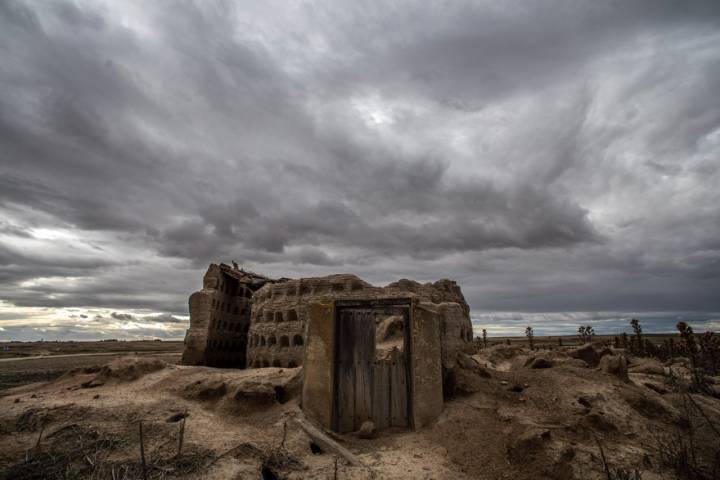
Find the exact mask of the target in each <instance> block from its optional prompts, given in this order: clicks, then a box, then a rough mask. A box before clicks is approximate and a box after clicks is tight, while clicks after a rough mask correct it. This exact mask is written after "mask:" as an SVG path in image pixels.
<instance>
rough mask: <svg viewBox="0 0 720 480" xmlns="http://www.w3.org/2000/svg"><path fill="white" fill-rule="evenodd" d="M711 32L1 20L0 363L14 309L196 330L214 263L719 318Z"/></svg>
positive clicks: (716, 105)
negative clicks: (171, 321) (448, 284)
mask: <svg viewBox="0 0 720 480" xmlns="http://www.w3.org/2000/svg"><path fill="white" fill-rule="evenodd" d="M718 26H720V5H718V3H717V2H714V1H707V2H700V1H688V2H673V1H663V0H660V1H638V2H590V1H587V2H578V1H562V0H547V1H541V2H519V3H518V2H515V3H512V4H507V3H506V2H500V3H498V2H470V3H464V2H453V3H452V4H447V3H446V2H437V3H436V2H414V3H411V2H407V3H405V2H400V3H393V4H392V5H390V4H387V3H386V2H376V3H369V2H323V3H307V2H258V3H257V4H252V3H243V4H238V3H237V2H212V3H205V2H191V1H172V2H170V1H166V2H165V1H161V2H152V3H150V4H148V3H147V2H140V1H127V2H110V1H100V0H97V1H75V2H73V1H65V0H58V1H54V2H45V3H37V2H25V1H17V0H10V1H8V2H0V300H2V301H3V302H4V304H3V305H6V307H5V310H3V311H4V312H5V313H3V316H4V317H3V318H4V319H0V325H2V326H3V327H4V328H5V331H0V339H2V338H10V336H11V335H10V334H8V328H11V327H12V328H32V327H29V325H30V324H29V323H27V322H25V323H23V322H24V317H23V314H22V312H23V311H24V310H23V309H24V308H31V309H32V308H35V309H45V310H44V311H45V312H46V314H44V315H45V316H44V317H43V318H44V320H43V321H42V322H43V323H42V324H43V325H55V326H57V328H63V327H64V326H65V325H72V324H73V323H72V319H71V318H64V319H63V318H57V317H56V316H54V313H53V312H58V311H65V310H63V309H68V308H77V309H86V310H88V309H104V310H103V311H105V312H112V311H116V313H117V314H118V315H135V316H138V315H140V316H142V315H150V314H154V315H157V314H163V315H166V316H167V315H180V316H183V315H186V314H187V311H186V308H187V307H186V299H187V295H188V294H189V293H190V292H191V291H193V290H194V289H196V288H197V287H198V286H199V283H200V278H201V275H202V271H203V270H204V267H205V266H206V265H207V263H208V262H209V261H217V260H225V261H228V260H230V259H237V260H238V261H240V262H241V263H243V264H244V265H246V266H249V267H251V268H253V269H256V270H258V271H262V272H266V273H267V274H270V275H278V276H300V275H314V274H324V273H331V272H340V271H347V272H355V273H358V274H360V275H361V276H363V277H365V278H366V279H368V280H369V281H372V282H378V283H383V282H389V281H392V280H395V279H397V278H399V277H413V278H417V279H419V280H434V279H436V278H439V277H452V278H455V279H457V280H458V281H459V282H460V283H461V285H462V286H463V288H464V291H465V293H466V296H467V297H468V300H469V303H470V304H471V307H472V308H473V311H474V312H478V315H493V313H490V312H531V313H532V312H567V311H572V312H577V311H584V312H586V311H597V312H628V313H630V312H640V313H642V312H695V313H693V315H699V316H698V317H693V318H698V319H699V320H698V321H704V320H703V319H705V320H708V321H709V320H710V319H712V318H717V316H714V315H715V314H713V312H718V311H720V295H718V294H717V292H718V291H720V208H718V205H720V193H719V190H718V187H717V185H720V96H719V95H717V92H718V91H720V33H718V32H720V29H718ZM13 308H14V309H15V310H12V309H13ZM12 311H14V312H16V313H15V314H14V316H13V314H12V313H10V312H12ZM618 315H620V317H622V315H623V314H622V313H619V314H618ZM505 317H506V316H504V314H497V316H496V318H497V319H498V320H497V321H498V322H500V323H502V322H505V321H508V320H507V319H506V318H505ZM103 318H105V317H103ZM108 318H110V319H112V321H117V319H116V318H113V317H111V316H110V317H108ZM164 318H169V317H164ZM173 318H174V317H173ZM504 318H505V320H503V319H504ZM527 318H536V317H531V316H530V314H528V317H527ZM548 318H549V317H548ZM553 318H559V317H553ZM658 318H665V319H668V320H665V321H664V323H663V322H661V323H660V324H659V326H658V327H657V328H660V329H668V328H672V320H670V318H675V316H673V315H671V314H669V313H667V314H665V313H661V314H659V317H658ZM36 320H37V318H36ZM37 321H40V320H37ZM538 321H545V322H546V323H548V322H551V320H548V319H546V320H542V319H540V320H538ZM3 322H5V323H3ZM7 322H10V323H7ZM53 322H54V323H53ZM107 322H111V320H107ZM146 323H147V322H146ZM38 328H40V327H38ZM43 328H44V327H43ZM93 328H94V327H93ZM573 330H574V329H573ZM63 335H64V336H71V335H72V334H70V333H68V334H63Z"/></svg>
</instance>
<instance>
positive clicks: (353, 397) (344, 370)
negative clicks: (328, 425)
mask: <svg viewBox="0 0 720 480" xmlns="http://www.w3.org/2000/svg"><path fill="white" fill-rule="evenodd" d="M378 315H380V316H382V315H396V316H397V315H401V316H403V318H404V319H405V322H406V323H407V317H408V315H407V308H396V307H388V306H385V307H381V306H376V307H369V308H358V307H352V308H338V309H337V337H336V340H337V341H336V355H335V402H334V425H335V429H336V430H337V431H338V432H340V433H345V432H351V431H355V430H358V429H359V428H360V426H361V425H362V423H363V422H364V421H366V420H371V421H373V422H374V423H375V426H376V428H378V429H382V428H386V427H390V426H397V427H406V426H408V425H409V422H408V412H409V409H408V398H409V397H408V393H407V392H408V381H407V378H408V377H407V366H408V365H407V360H406V358H407V353H406V352H407V348H404V346H403V348H402V350H400V349H395V350H393V351H391V352H390V354H389V355H388V354H386V355H383V356H382V358H379V357H376V349H375V334H376V330H375V329H376V319H377V318H378ZM404 343H405V344H407V342H404Z"/></svg>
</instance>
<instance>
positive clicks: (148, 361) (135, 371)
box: [82, 357, 167, 388]
mask: <svg viewBox="0 0 720 480" xmlns="http://www.w3.org/2000/svg"><path fill="white" fill-rule="evenodd" d="M165 367H167V363H165V362H163V361H162V360H158V359H157V358H144V357H122V358H118V359H117V360H115V361H113V362H112V363H110V364H108V365H105V366H104V367H102V368H101V369H100V372H99V373H98V374H97V376H95V378H93V379H92V380H90V381H88V382H85V383H83V384H82V387H83V388H94V387H99V386H101V385H104V384H105V383H107V382H110V381H118V382H132V381H133V380H137V379H139V378H140V377H142V376H144V375H147V374H148V373H152V372H157V371H158V370H162V369H163V368H165Z"/></svg>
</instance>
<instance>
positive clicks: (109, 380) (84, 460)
mask: <svg viewBox="0 0 720 480" xmlns="http://www.w3.org/2000/svg"><path fill="white" fill-rule="evenodd" d="M571 350H572V349H564V350H555V351H539V352H530V351H529V350H527V349H525V348H522V347H519V346H511V347H507V346H495V347H491V348H488V349H486V350H483V351H482V352H481V353H480V354H478V355H476V356H475V357H474V359H475V360H476V361H477V362H479V363H480V365H482V366H483V367H484V368H486V370H487V371H488V372H489V373H490V375H491V378H482V379H481V381H480V382H479V383H478V385H479V390H478V391H477V392H475V393H473V394H470V395H466V396H460V397H456V398H454V399H452V400H450V401H448V402H447V403H446V405H445V411H444V412H443V414H442V416H441V417H440V419H439V420H438V421H437V422H436V423H435V424H433V425H431V426H429V427H427V428H423V429H420V430H418V431H404V430H396V431H386V432H382V433H381V434H380V435H379V436H377V437H376V438H372V439H359V438H357V437H356V436H353V435H343V436H335V438H336V439H337V440H338V442H339V443H340V444H342V445H343V446H345V447H346V448H347V449H349V450H350V451H352V452H353V453H354V454H356V455H357V456H358V457H359V458H360V460H361V461H362V462H363V463H364V464H365V465H366V468H363V467H351V466H349V465H346V463H345V461H344V460H342V459H340V460H338V457H337V456H335V455H334V454H333V453H332V452H328V451H318V450H317V448H315V446H314V445H311V440H310V438H308V436H307V435H306V434H305V433H304V432H303V431H302V430H301V429H300V428H298V426H297V425H296V423H295V422H293V421H292V419H293V418H295V417H298V416H301V415H302V413H301V411H300V408H299V405H298V403H297V402H298V400H297V391H298V388H299V380H300V377H301V369H299V368H298V369H279V368H265V369H258V370H229V369H213V368H206V367H189V366H180V365H170V364H167V363H165V362H163V361H161V360H158V359H156V358H150V357H126V358H123V359H119V360H116V361H114V362H113V363H112V364H110V365H109V366H108V367H105V368H104V369H98V368H89V369H85V370H83V369H78V370H75V371H72V372H69V373H67V374H65V375H64V376H62V377H60V378H59V379H56V380H54V381H52V382H49V383H46V384H32V385H26V386H22V387H17V388H14V389H8V390H5V391H3V392H0V394H1V395H3V396H2V397H1V398H0V478H13V479H30V478H109V479H122V478H142V475H141V472H142V467H141V462H140V453H139V450H140V448H139V441H138V438H139V422H142V425H143V435H144V450H145V457H146V462H147V474H148V478H151V479H159V478H188V479H190V478H197V479H200V478H218V479H227V478H238V479H245V478H247V479H257V478H287V479H333V478H339V479H366V478H382V479H385V478H387V479H406V478H418V479H449V478H453V479H455V478H457V479H466V478H468V479H469V478H482V479H484V478H487V479H538V478H557V479H578V480H579V479H607V478H608V477H607V472H606V471H605V470H604V466H603V463H602V461H601V460H600V458H601V453H600V448H599V446H598V442H599V444H600V445H602V447H603V453H604V455H605V456H606V458H607V461H608V464H609V465H610V467H611V468H612V470H611V474H613V475H615V474H617V473H618V472H617V471H616V470H617V469H618V468H621V467H622V468H624V469H627V471H628V472H630V473H632V472H633V471H634V470H638V471H639V472H641V474H642V478H643V479H644V480H652V479H672V478H677V474H676V473H675V472H674V471H673V469H672V467H671V466H669V465H668V464H667V461H666V460H667V459H664V455H663V454H662V449H661V448H660V447H661V446H663V445H665V447H667V443H668V442H670V443H671V444H672V441H673V439H674V440H675V444H678V442H677V438H676V437H674V435H676V434H678V435H683V436H684V437H681V438H686V437H687V433H688V432H689V430H688V429H687V426H688V425H687V424H688V422H690V423H691V424H692V425H693V430H692V434H693V439H694V442H695V445H697V448H696V450H697V451H695V452H694V454H695V455H697V456H698V457H701V458H702V459H703V461H706V460H707V459H712V458H713V455H718V452H720V444H719V443H718V440H719V439H720V436H717V435H716V431H717V430H718V429H720V400H718V399H717V398H713V397H711V396H709V395H699V394H692V395H690V396H689V398H690V399H691V401H692V402H693V404H696V405H697V406H698V408H697V409H696V408H695V407H693V406H691V405H689V404H688V396H687V395H683V394H681V393H677V392H674V391H673V388H672V386H673V385H672V382H673V378H675V376H676V375H680V376H682V374H683V373H684V372H685V370H687V369H685V367H684V366H683V363H682V360H681V361H680V362H679V363H678V364H676V365H674V366H673V369H674V371H673V372H674V374H673V376H669V373H670V368H669V367H668V366H665V365H661V364H658V363H657V362H655V361H652V360H646V359H633V358H631V359H630V360H631V363H630V371H631V373H630V374H629V379H623V378H622V374H620V375H619V376H618V375H615V374H611V373H606V370H607V369H603V368H597V367H594V366H590V365H588V364H587V363H586V362H585V361H583V360H581V359H578V358H572V357H571V356H570V353H571ZM616 353H621V352H616ZM540 357H541V358H542V359H543V360H546V361H547V362H546V363H545V364H544V363H543V362H538V361H537V360H536V361H535V363H534V364H533V363H532V362H533V359H535V358H540ZM591 363H593V362H591ZM532 365H535V366H538V365H540V366H545V367H548V365H549V368H532ZM183 418H185V420H183ZM183 423H184V437H183V441H182V452H181V454H180V455H178V444H179V436H180V431H181V428H182V427H181V426H182V425H183ZM708 465H709V464H708ZM709 468H712V466H708V469H709ZM707 472H709V474H712V472H711V471H710V470H707ZM619 473H622V472H619ZM614 478H621V477H614ZM627 478H633V477H627ZM708 478H712V477H708Z"/></svg>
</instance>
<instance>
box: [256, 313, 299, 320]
mask: <svg viewBox="0 0 720 480" xmlns="http://www.w3.org/2000/svg"><path fill="white" fill-rule="evenodd" d="M285 319H287V320H285ZM273 320H274V321H275V323H282V322H284V321H285V322H297V321H298V314H297V312H296V311H295V310H288V311H287V312H284V313H283V312H265V313H263V312H262V311H259V312H258V313H257V315H256V316H255V321H256V322H257V323H262V322H263V321H265V322H268V323H269V322H272V321H273Z"/></svg>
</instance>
